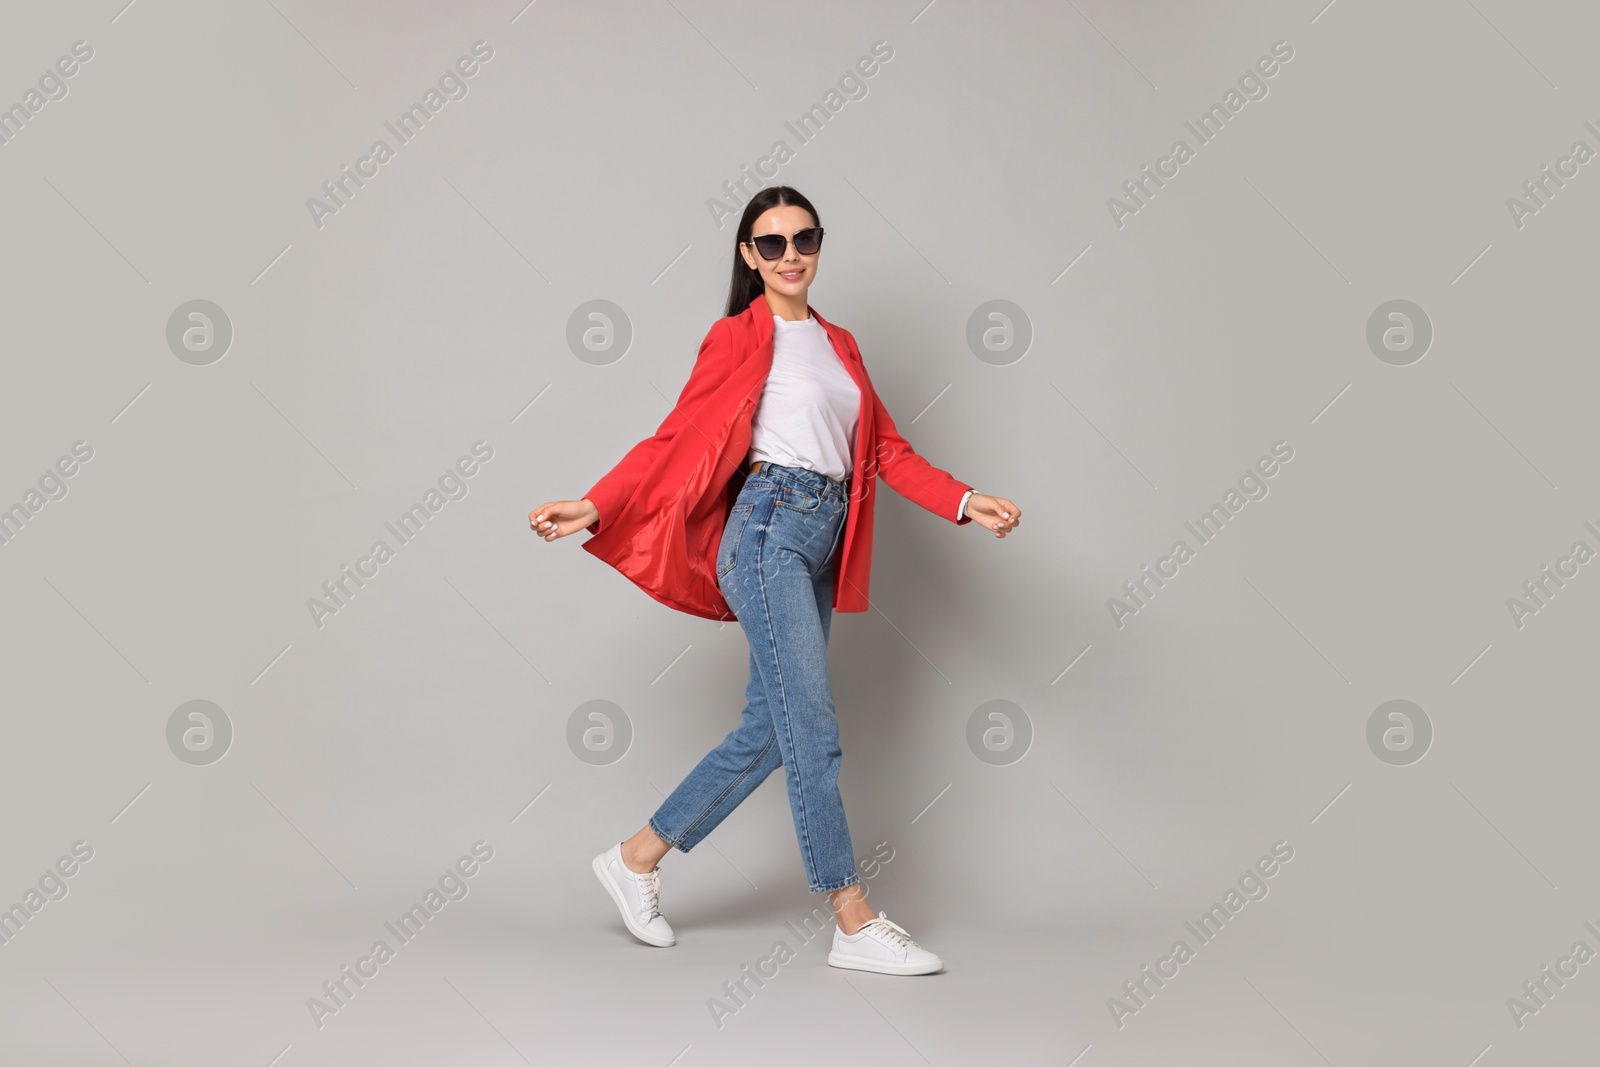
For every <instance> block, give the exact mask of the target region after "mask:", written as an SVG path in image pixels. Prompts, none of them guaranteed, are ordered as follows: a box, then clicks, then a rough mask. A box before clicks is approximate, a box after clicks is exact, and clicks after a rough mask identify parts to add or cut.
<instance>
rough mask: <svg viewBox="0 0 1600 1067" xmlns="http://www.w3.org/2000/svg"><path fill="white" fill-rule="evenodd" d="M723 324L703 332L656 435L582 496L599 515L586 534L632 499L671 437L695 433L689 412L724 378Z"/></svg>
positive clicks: (725, 346)
mask: <svg viewBox="0 0 1600 1067" xmlns="http://www.w3.org/2000/svg"><path fill="white" fill-rule="evenodd" d="M726 321H727V320H726V319H718V320H717V321H716V322H715V323H712V325H711V329H710V330H708V331H707V332H706V336H705V340H703V341H701V342H700V354H699V355H698V356H697V357H696V358H695V363H694V369H693V370H691V371H690V372H689V380H688V381H687V382H685V383H684V385H683V390H682V391H681V392H680V393H679V394H678V402H677V403H676V404H675V405H673V408H672V410H671V411H669V412H668V413H667V417H666V418H665V419H663V420H662V421H661V425H660V426H659V427H658V428H657V429H656V432H655V433H654V434H653V435H652V436H650V437H647V438H645V439H644V440H643V441H640V442H639V443H638V444H636V445H634V446H633V447H632V448H631V449H629V450H628V453H627V455H625V456H623V457H622V459H621V461H619V462H618V463H617V465H616V466H615V467H613V468H612V469H611V470H610V471H609V472H608V473H607V474H606V475H605V476H604V477H602V478H601V479H600V480H599V481H598V482H596V483H595V484H594V485H593V486H592V487H590V489H589V490H588V492H586V493H584V494H583V495H584V496H585V497H587V498H588V499H589V501H590V503H592V504H594V506H595V509H596V510H598V511H599V512H600V517H599V518H598V519H596V520H595V521H594V522H592V523H590V524H589V525H588V526H587V527H586V529H587V530H588V531H589V532H590V533H592V534H597V533H599V532H600V530H601V529H602V528H603V527H605V526H607V525H608V524H609V523H610V522H611V520H612V519H613V518H614V517H615V516H616V515H617V514H618V513H619V512H620V511H621V510H622V508H623V506H624V505H626V504H627V502H628V500H629V499H630V498H631V497H632V496H633V491H634V489H635V488H636V487H637V486H638V484H639V480H640V479H641V478H642V477H644V475H645V472H646V471H648V470H649V469H650V464H651V462H652V461H653V460H654V459H655V457H656V456H657V455H658V454H659V453H660V452H661V450H662V449H664V448H665V447H666V446H667V445H668V444H669V443H671V441H672V439H673V438H674V437H676V436H677V435H678V434H679V433H681V432H683V430H684V429H685V427H688V428H689V431H688V432H690V433H698V432H699V431H698V430H695V429H694V428H693V424H692V423H691V422H690V419H689V413H690V412H692V411H694V410H695V409H697V408H698V407H699V406H700V403H701V402H702V401H703V400H704V399H705V398H706V397H708V396H710V395H711V394H712V393H713V392H714V391H715V390H716V388H717V386H719V385H721V384H722V383H723V382H724V381H725V380H726V379H727V371H728V361H729V359H730V356H731V353H732V351H733V346H732V344H731V343H730V341H729V340H728V335H727V327H726V326H725V325H724V324H725V323H726Z"/></svg>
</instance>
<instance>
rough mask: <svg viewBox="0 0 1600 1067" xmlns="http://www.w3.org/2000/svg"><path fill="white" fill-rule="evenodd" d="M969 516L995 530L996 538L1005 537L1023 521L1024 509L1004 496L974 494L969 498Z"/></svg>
mask: <svg viewBox="0 0 1600 1067" xmlns="http://www.w3.org/2000/svg"><path fill="white" fill-rule="evenodd" d="M967 516H968V517H969V518H970V519H972V521H973V522H976V523H982V524H983V525H984V526H985V527H986V528H988V529H990V530H993V531H994V535H995V536H996V537H1004V536H1005V535H1006V534H1008V533H1010V532H1011V531H1012V530H1015V529H1016V528H1017V524H1018V523H1019V522H1021V521H1022V509H1021V508H1019V507H1017V506H1016V505H1015V504H1013V503H1012V502H1011V501H1009V500H1007V499H1006V498H1005V497H1003V496H989V495H987V494H985V493H973V494H972V495H971V496H969V497H968V498H967Z"/></svg>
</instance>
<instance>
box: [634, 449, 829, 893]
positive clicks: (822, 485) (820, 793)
mask: <svg viewBox="0 0 1600 1067" xmlns="http://www.w3.org/2000/svg"><path fill="white" fill-rule="evenodd" d="M848 508H849V503H848V500H847V498H846V495H845V483H843V482H836V481H834V480H833V479H831V478H829V477H827V476H826V475H823V474H819V473H817V472H816V471H812V470H806V469H804V468H801V467H785V466H779V465H777V464H772V463H768V464H765V465H763V466H762V468H761V470H760V471H758V472H757V473H755V474H752V475H750V476H749V477H748V478H747V479H746V480H745V483H744V486H743V488H741V489H740V491H739V496H738V497H737V499H736V500H735V501H734V505H733V510H732V511H731V512H730V514H729V515H728V521H727V524H726V525H725V526H724V528H723V532H722V541H721V544H720V545H719V546H718V549H717V583H718V586H719V587H720V588H721V590H722V595H723V598H724V599H725V600H727V602H728V606H729V607H730V608H732V609H733V613H734V614H735V615H737V616H738V617H739V625H740V626H741V627H743V628H744V633H745V637H746V638H747V639H748V640H749V642H750V681H749V684H748V685H747V686H746V687H745V708H744V714H743V716H742V718H741V719H740V722H739V725H738V726H737V727H736V728H735V729H734V730H733V731H732V732H730V733H729V734H728V736H727V737H724V738H723V739H722V742H721V743H720V744H719V745H717V747H716V748H714V749H712V750H711V751H710V752H709V753H707V754H706V756H705V758H704V759H702V760H701V761H700V762H699V764H697V765H696V766H695V768H694V769H693V770H692V771H690V772H689V775H688V777H686V778H685V779H684V780H683V781H682V782H681V783H680V784H679V785H678V788H676V789H674V790H673V791H672V795H671V796H669V797H667V799H666V800H665V801H664V802H663V803H662V804H661V807H660V808H658V809H657V810H656V812H655V814H654V815H652V816H650V828H651V829H652V830H654V831H655V832H656V833H657V834H658V835H660V837H661V839H662V840H663V841H666V842H667V843H668V844H671V845H672V846H674V847H675V848H678V849H681V850H682V851H684V852H688V851H689V850H690V849H691V848H693V847H694V846H695V845H696V844H698V843H699V842H700V840H701V839H702V838H704V837H705V836H706V835H707V834H709V833H710V832H711V831H712V830H714V829H715V828H716V827H717V824H718V823H720V822H722V820H723V819H724V818H726V817H727V816H728V813H729V812H731V811H733V809H734V808H736V807H738V806H739V803H740V802H741V801H742V800H744V798H745V797H747V796H749V795H750V794H751V793H752V792H754V791H755V788H756V786H758V785H760V784H761V783H762V781H764V780H765V779H766V777H767V775H769V774H771V773H772V772H773V771H774V770H776V769H777V768H778V767H779V766H780V765H781V766H783V767H785V768H787V774H786V775H785V777H786V778H787V779H788V783H789V811H790V813H791V814H793V816H794V832H795V836H796V837H797V838H798V839H799V842H800V856H801V859H802V860H804V861H805V868H806V881H807V882H808V883H809V885H810V889H811V892H813V893H826V892H831V891H832V890H835V889H843V888H844V887H845V886H848V885H853V884H855V883H856V882H857V881H859V880H860V879H859V878H858V877H857V876H856V871H855V854H854V853H853V852H852V851H851V848H850V828H849V826H848V825H846V823H845V818H844V801H843V799H842V798H841V797H840V796H839V760H840V756H841V752H840V749H839V720H838V719H837V717H836V716H835V714H834V707H833V685H832V682H831V681H830V680H829V676H828V623H829V621H830V619H831V618H832V616H833V579H834V574H835V568H836V567H837V565H838V563H837V559H836V557H837V555H838V551H839V542H840V540H841V538H842V536H843V533H844V522H845V516H846V514H847V512H848Z"/></svg>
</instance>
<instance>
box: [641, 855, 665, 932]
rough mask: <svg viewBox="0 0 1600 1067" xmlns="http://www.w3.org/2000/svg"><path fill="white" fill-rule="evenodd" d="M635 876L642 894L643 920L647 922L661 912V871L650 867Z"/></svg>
mask: <svg viewBox="0 0 1600 1067" xmlns="http://www.w3.org/2000/svg"><path fill="white" fill-rule="evenodd" d="M637 877H638V879H639V891H640V893H641V894H643V896H644V915H643V921H644V922H647V923H648V922H649V921H650V920H651V919H654V918H655V917H656V916H657V915H660V914H661V872H660V871H658V870H656V869H655V868H653V867H652V868H651V869H650V870H648V871H646V872H645V873H643V874H640V875H637Z"/></svg>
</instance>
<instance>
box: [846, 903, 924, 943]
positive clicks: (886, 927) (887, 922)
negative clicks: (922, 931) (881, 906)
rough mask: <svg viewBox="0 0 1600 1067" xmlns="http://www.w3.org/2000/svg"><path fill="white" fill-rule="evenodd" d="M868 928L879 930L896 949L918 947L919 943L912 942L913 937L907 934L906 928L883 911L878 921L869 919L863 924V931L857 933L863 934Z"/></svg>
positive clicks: (879, 914) (879, 913)
mask: <svg viewBox="0 0 1600 1067" xmlns="http://www.w3.org/2000/svg"><path fill="white" fill-rule="evenodd" d="M868 928H875V929H877V931H878V932H879V933H881V934H882V935H883V936H884V937H885V938H887V939H888V940H889V941H890V942H891V943H892V944H893V945H894V946H895V947H896V948H917V947H918V946H917V943H916V942H915V941H913V940H911V935H910V934H908V933H906V931H905V928H904V927H902V926H900V925H899V924H897V923H896V922H895V921H894V920H893V919H891V918H889V917H888V916H887V915H885V914H884V913H883V912H881V911H880V912H878V917H877V918H876V919H868V920H867V921H866V922H864V923H862V924H861V929H860V930H857V931H856V932H857V933H861V932H863V931H865V930H867V929H868Z"/></svg>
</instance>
